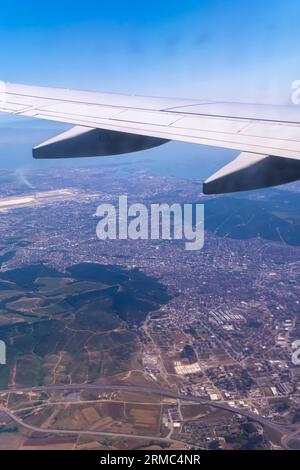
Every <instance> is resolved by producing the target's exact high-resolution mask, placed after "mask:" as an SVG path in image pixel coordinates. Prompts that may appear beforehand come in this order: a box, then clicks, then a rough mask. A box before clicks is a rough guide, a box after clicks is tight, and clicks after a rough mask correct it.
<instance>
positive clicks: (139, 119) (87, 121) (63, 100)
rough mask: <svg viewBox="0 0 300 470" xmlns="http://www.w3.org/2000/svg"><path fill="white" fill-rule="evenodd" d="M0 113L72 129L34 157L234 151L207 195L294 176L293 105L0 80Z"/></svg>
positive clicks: (298, 128) (298, 163)
mask: <svg viewBox="0 0 300 470" xmlns="http://www.w3.org/2000/svg"><path fill="white" fill-rule="evenodd" d="M0 111H2V112H8V113H11V114H15V115H22V116H27V117H32V118H38V119H47V120H53V121H59V122H64V123H68V124H73V125H74V126H75V127H74V129H71V130H70V131H68V132H67V133H64V134H62V135H61V136H58V137H57V138H54V139H51V140H50V141H47V142H45V143H44V144H41V145H39V146H38V147H36V148H35V149H34V150H33V154H34V157H35V158H65V157H76V156H94V155H95V156H101V155H115V154H119V153H120V154H121V153H129V152H134V151H139V150H144V149H147V148H152V147H156V146H158V145H162V144H164V143H166V142H168V141H170V140H179V141H183V142H190V143H196V144H203V145H209V146H214V147H222V148H229V149H234V150H239V151H240V152H242V153H241V156H240V157H239V158H238V159H237V160H235V161H234V162H233V163H232V164H230V165H229V166H226V167H225V168H224V170H223V171H222V170H220V171H221V173H220V172H218V173H217V174H216V175H213V176H212V177H211V178H209V179H208V180H207V181H206V182H205V184H204V191H205V192H207V193H215V192H218V193H219V192H231V191H242V190H247V189H254V188H257V187H267V186H272V185H274V184H283V183H286V182H289V181H294V180H296V179H299V178H300V108H297V107H295V106H294V107H288V106H265V105H251V104H244V105H243V104H239V103H221V102H211V101H201V100H180V99H172V98H152V97H142V96H126V95H117V94H107V93H95V92H86V91H73V90H64V89H56V88H46V87H32V86H27V85H15V84H8V83H4V82H0ZM225 175H226V176H225ZM225 181H226V183H225ZM221 182H222V183H221Z"/></svg>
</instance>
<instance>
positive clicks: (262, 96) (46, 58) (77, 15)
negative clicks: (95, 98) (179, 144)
mask: <svg viewBox="0 0 300 470" xmlns="http://www.w3.org/2000/svg"><path fill="white" fill-rule="evenodd" d="M299 17H300V2H299V0H288V1H287V2H284V1H282V0H273V1H271V0H260V1H259V0H251V1H250V0H242V1H241V0H186V1H184V0H172V1H170V0H163V1H157V0H151V1H149V2H147V1H146V2H142V1H130V0H129V1H124V0H122V1H118V0H110V1H105V2H104V1H103V2H102V1H99V0H98V1H89V0H86V1H76V2H75V1H69V0H64V1H57V0H52V1H51V2H50V1H49V2H47V1H45V2H40V1H24V0H23V1H14V0H12V1H10V2H1V10H0V41H1V43H0V44H1V48H0V78H1V79H4V80H9V81H13V82H28V83H36V84H44V85H54V86H65V87H77V88H93V89H99V90H104V91H115V92H125V93H138V94H152V95H169V96H185V97H195V98H198V97H200V98H202V97H205V98H206V97H209V98H214V97H215V98H218V99H219V98H221V99H222V98H225V99H237V100H243V101H264V102H288V100H289V97H290V85H291V82H292V81H293V80H296V79H298V78H300V61H299V59H298V58H299V51H298V48H299V44H300V28H299Z"/></svg>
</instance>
